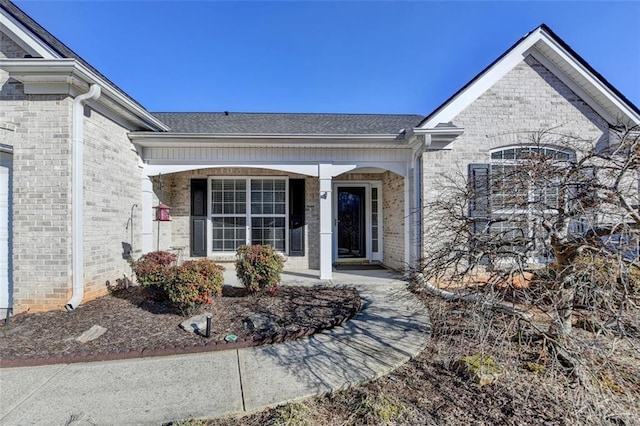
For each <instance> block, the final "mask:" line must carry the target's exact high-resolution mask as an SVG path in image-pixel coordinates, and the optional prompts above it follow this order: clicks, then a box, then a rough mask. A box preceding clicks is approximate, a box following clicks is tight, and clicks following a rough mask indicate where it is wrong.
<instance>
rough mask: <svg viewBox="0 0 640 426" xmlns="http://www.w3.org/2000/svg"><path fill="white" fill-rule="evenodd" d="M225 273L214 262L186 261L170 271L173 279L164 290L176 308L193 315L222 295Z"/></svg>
mask: <svg viewBox="0 0 640 426" xmlns="http://www.w3.org/2000/svg"><path fill="white" fill-rule="evenodd" d="M223 272H224V268H223V267H222V266H219V265H217V264H216V263H215V262H214V261H213V260H209V259H199V260H190V261H186V262H184V263H183V264H182V265H179V266H173V267H172V268H171V269H170V274H171V279H170V280H169V281H168V283H167V285H166V286H165V288H164V290H165V292H166V293H167V296H168V298H169V300H170V301H171V303H172V304H173V305H174V306H175V307H177V308H178V309H180V310H181V311H182V312H183V313H184V314H188V315H191V314H193V313H196V311H198V310H200V308H201V307H202V306H204V305H210V304H212V303H213V298H214V297H218V296H220V295H221V294H222V284H223V282H224V277H223V275H222V273H223Z"/></svg>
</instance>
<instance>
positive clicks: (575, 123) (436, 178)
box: [422, 57, 608, 247]
mask: <svg viewBox="0 0 640 426" xmlns="http://www.w3.org/2000/svg"><path fill="white" fill-rule="evenodd" d="M452 122H453V124H454V125H456V126H458V127H462V128H464V134H463V135H462V136H460V137H459V138H458V139H457V140H455V141H454V142H453V143H452V144H451V146H449V147H448V149H447V150H440V151H427V152H425V153H424V155H423V157H422V158H423V200H424V202H429V201H432V200H434V199H435V198H436V197H437V195H438V193H439V190H440V188H441V187H440V183H441V182H442V181H443V176H449V177H451V176H453V177H456V178H457V179H463V178H465V177H466V173H467V165H468V164H469V163H487V162H489V160H490V154H489V152H490V150H492V149H495V148H499V147H503V146H508V145H518V144H522V143H527V142H528V141H529V140H530V136H529V135H527V134H526V132H531V131H537V130H543V129H551V128H554V131H555V132H557V133H559V134H565V135H576V136H579V137H581V138H583V139H588V140H591V141H593V142H594V143H600V144H602V143H606V142H607V138H608V126H607V123H606V122H605V120H604V119H602V118H601V117H600V116H598V114H597V113H596V112H595V111H593V109H591V107H589V106H588V105H587V104H585V103H584V102H583V101H582V100H581V99H580V98H579V97H578V96H577V95H576V94H575V93H573V92H572V91H571V90H570V89H569V88H568V87H567V86H566V85H565V84H564V83H562V82H561V81H560V80H559V79H558V78H557V77H555V76H554V75H553V74H552V73H551V72H549V70H547V69H546V68H545V67H544V66H542V65H541V64H540V63H539V62H538V61H536V60H535V59H533V58H532V57H528V58H527V59H526V60H524V61H522V62H521V63H520V64H518V65H517V66H516V67H515V68H514V69H513V70H511V71H510V72H509V73H507V75H505V76H504V77H503V78H502V79H501V80H500V81H498V82H497V83H496V84H494V85H493V86H492V87H491V88H490V89H488V90H487V91H486V92H485V93H484V94H483V95H482V96H480V97H479V98H478V99H477V100H476V101H475V102H473V103H472V104H471V105H470V106H469V107H467V108H466V109H465V110H464V111H462V112H461V113H460V114H459V115H458V116H457V117H455V118H454V120H452ZM424 215H425V221H424V227H425V230H424V234H425V238H424V246H425V247H428V246H429V244H434V243H438V241H429V236H428V229H426V228H427V227H428V226H429V225H428V222H429V220H435V219H437V218H430V217H429V216H428V212H425V213H424ZM439 243H443V244H446V241H445V242H439Z"/></svg>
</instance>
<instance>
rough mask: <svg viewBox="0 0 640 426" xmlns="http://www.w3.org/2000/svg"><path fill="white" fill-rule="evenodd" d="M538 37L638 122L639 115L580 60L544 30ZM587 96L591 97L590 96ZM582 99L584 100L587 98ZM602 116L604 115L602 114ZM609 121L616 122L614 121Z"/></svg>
mask: <svg viewBox="0 0 640 426" xmlns="http://www.w3.org/2000/svg"><path fill="white" fill-rule="evenodd" d="M540 37H541V41H542V42H544V43H545V44H546V45H548V46H550V47H551V48H552V49H553V52H554V54H557V55H558V56H559V57H560V58H561V59H562V60H563V61H565V62H566V63H568V64H569V65H570V66H572V67H573V68H574V69H575V70H576V71H577V72H578V73H579V75H580V76H581V77H582V78H583V79H584V80H585V81H586V82H587V83H588V84H587V85H591V86H593V87H594V88H595V89H596V90H598V91H599V92H602V93H603V94H604V95H605V96H606V98H607V100H608V101H609V102H611V103H612V104H613V106H615V108H617V109H618V110H620V111H622V112H623V113H624V114H625V115H626V116H627V117H629V118H630V119H631V120H632V121H634V122H635V124H640V115H638V114H637V113H636V112H635V111H633V110H632V109H631V108H629V107H628V106H627V104H626V103H625V102H623V101H622V100H621V99H620V98H619V97H618V96H617V95H616V94H615V93H614V92H613V91H611V89H610V88H609V87H607V85H606V84H603V83H602V81H600V79H599V78H597V77H596V76H595V75H593V74H592V73H591V72H590V71H589V70H588V69H587V68H586V67H585V66H584V65H583V64H581V63H580V61H578V60H577V59H576V58H575V57H574V56H573V55H571V54H570V53H569V52H567V51H566V50H565V49H564V48H563V47H562V46H560V45H559V44H558V43H557V42H556V40H554V39H553V38H552V37H551V36H550V35H549V34H547V33H545V32H541V33H540ZM556 69H557V68H556ZM562 75H564V76H565V78H568V77H567V76H566V74H565V73H563V72H561V71H560V72H559V75H558V74H556V76H557V77H558V78H561V76H562ZM574 85H575V83H574ZM587 85H585V86H587ZM576 94H577V93H576ZM589 98H590V99H593V98H591V97H589ZM583 100H585V101H586V100H587V99H583ZM592 107H593V106H592ZM594 109H595V108H594ZM603 118H605V117H604V116H603ZM609 123H610V124H617V123H616V122H615V121H613V122H609Z"/></svg>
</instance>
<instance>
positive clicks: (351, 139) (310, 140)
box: [129, 132, 408, 148]
mask: <svg viewBox="0 0 640 426" xmlns="http://www.w3.org/2000/svg"><path fill="white" fill-rule="evenodd" d="M129 138H130V139H131V141H132V142H133V143H135V144H136V145H140V146H142V147H145V148H152V147H204V146H216V147H227V146H228V147H238V146H245V147H246V146H259V147H264V146H287V147H316V148H320V147H341V148H346V147H354V148H372V147H376V148H379V147H382V146H384V147H387V148H407V147H408V143H407V141H406V140H405V139H404V138H402V137H401V136H400V135H398V134H383V135H368V134H361V135H357V134H351V135H344V134H274V133H270V134H261V133H153V132H130V133H129Z"/></svg>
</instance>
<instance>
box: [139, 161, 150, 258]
mask: <svg viewBox="0 0 640 426" xmlns="http://www.w3.org/2000/svg"><path fill="white" fill-rule="evenodd" d="M142 173H143V175H142V226H141V228H140V229H141V237H142V254H145V253H149V252H151V251H153V183H152V182H151V179H150V178H149V176H147V175H146V174H144V171H143V172H142Z"/></svg>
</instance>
